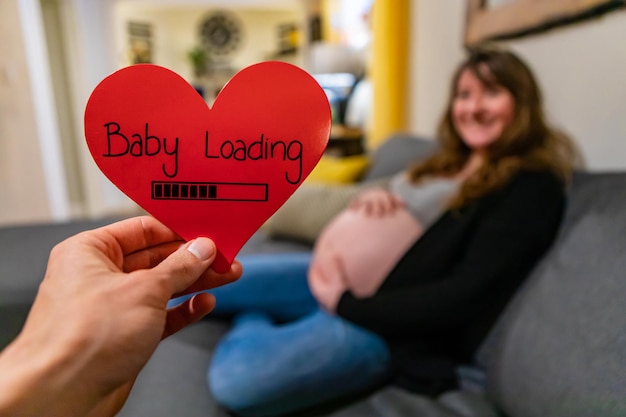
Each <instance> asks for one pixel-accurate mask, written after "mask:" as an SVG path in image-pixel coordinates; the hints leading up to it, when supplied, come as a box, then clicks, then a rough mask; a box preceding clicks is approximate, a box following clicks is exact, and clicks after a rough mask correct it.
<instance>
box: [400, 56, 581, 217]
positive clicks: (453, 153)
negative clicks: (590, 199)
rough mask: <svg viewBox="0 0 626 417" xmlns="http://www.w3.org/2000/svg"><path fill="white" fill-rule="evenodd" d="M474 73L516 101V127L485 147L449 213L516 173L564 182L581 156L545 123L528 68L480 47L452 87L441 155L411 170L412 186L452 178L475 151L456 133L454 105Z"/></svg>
mask: <svg viewBox="0 0 626 417" xmlns="http://www.w3.org/2000/svg"><path fill="white" fill-rule="evenodd" d="M465 70H469V71H471V72H472V73H473V74H474V75H475V76H476V77H477V78H478V79H479V80H480V81H481V82H482V83H483V84H484V85H485V86H487V87H492V86H501V87H503V88H505V89H506V90H508V91H509V92H510V93H511V94H512V96H513V98H514V102H515V109H514V117H513V120H512V122H511V123H510V124H509V125H508V126H507V127H506V128H505V129H504V131H503V132H502V136H501V137H500V138H498V139H497V140H496V141H494V142H493V143H492V144H490V145H489V146H488V147H487V152H486V159H485V162H484V163H483V164H482V166H481V167H480V168H479V169H478V170H477V171H476V172H474V173H473V174H472V175H470V176H469V177H468V178H467V179H466V180H465V181H464V182H463V185H462V186H461V187H460V190H459V192H458V193H457V195H456V196H455V197H454V198H453V199H452V200H451V201H450V203H449V207H448V208H458V207H461V206H463V205H465V204H467V203H468V202H470V201H473V200H475V199H478V198H480V197H483V196H485V195H487V194H489V193H491V192H492V191H495V190H497V189H498V188H500V187H502V186H503V185H504V184H506V183H507V182H508V181H509V180H510V179H511V178H512V177H513V176H514V175H515V174H516V173H517V172H518V171H520V170H531V171H551V172H553V173H554V174H555V175H557V176H558V177H559V178H561V179H562V180H563V181H564V183H565V182H567V181H568V180H569V178H570V176H571V172H572V168H573V164H574V163H576V162H578V161H579V155H578V152H577V151H576V148H575V146H574V144H573V143H572V141H571V140H570V139H569V138H568V137H567V136H566V135H565V134H564V133H562V132H559V131H557V130H555V129H553V128H551V127H550V126H548V124H547V123H546V117H545V115H544V108H543V98H542V95H541V91H540V89H539V86H538V85H537V82H536V81H535V77H534V76H533V74H532V72H531V70H530V69H529V68H528V66H527V65H526V64H525V63H524V62H523V61H522V60H521V59H520V58H518V57H517V56H516V55H514V54H513V53H512V52H509V51H505V50H498V49H492V48H477V49H474V50H472V51H470V53H469V56H468V58H467V59H466V60H465V61H464V62H462V63H461V65H460V66H459V68H458V69H457V71H456V73H455V75H454V77H453V79H452V85H451V88H450V96H449V98H448V104H447V110H446V112H445V114H444V116H443V118H442V120H441V122H440V124H439V129H438V139H439V144H440V146H439V150H438V152H436V153H435V154H434V155H432V156H431V157H430V158H427V159H426V160H425V161H423V162H422V163H420V164H418V165H416V166H415V167H413V168H412V169H411V170H410V171H409V177H410V178H411V180H412V181H413V182H418V181H419V180H420V179H423V178H425V177H429V176H448V177H451V176H454V175H455V174H457V173H459V172H460V171H461V170H462V169H463V167H464V166H465V163H466V162H467V161H468V159H469V157H470V154H471V151H472V150H471V149H470V148H469V147H468V146H467V145H466V144H465V143H464V141H463V140H462V138H461V136H460V135H459V133H458V132H457V131H456V129H455V127H454V123H453V119H452V106H453V102H454V99H455V96H456V93H457V91H456V90H457V84H458V80H459V78H460V77H461V74H462V73H463V72H464V71H465Z"/></svg>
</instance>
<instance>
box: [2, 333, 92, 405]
mask: <svg viewBox="0 0 626 417" xmlns="http://www.w3.org/2000/svg"><path fill="white" fill-rule="evenodd" d="M70 351H71V350H69V349H60V348H59V347H57V346H47V345H46V344H45V341H41V340H31V339H30V338H29V337H28V335H20V336H19V337H18V338H17V339H16V340H15V341H14V342H13V343H12V344H11V345H9V346H8V347H7V348H6V349H5V350H4V351H3V352H2V353H1V354H0V415H2V416H19V417H36V416H37V417H38V416H47V415H59V416H61V415H62V416H68V417H71V416H82V415H86V414H87V413H88V412H89V410H90V409H91V408H92V407H93V405H94V404H95V395H93V393H89V392H88V391H89V390H88V389H87V387H85V386H81V383H80V381H81V378H80V375H79V373H80V372H79V362H80V360H79V359H78V358H76V357H73V355H71V354H70V353H69V352H70Z"/></svg>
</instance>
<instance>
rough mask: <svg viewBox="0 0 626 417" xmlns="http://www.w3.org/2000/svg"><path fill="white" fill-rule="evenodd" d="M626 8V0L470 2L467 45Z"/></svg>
mask: <svg viewBox="0 0 626 417" xmlns="http://www.w3.org/2000/svg"><path fill="white" fill-rule="evenodd" d="M625 6H626V0H585V1H581V0H539V1H537V0H467V21H466V27H465V40H464V43H465V46H466V47H471V46H472V45H476V44H479V43H481V42H485V41H493V40H503V39H512V38H519V37H522V36H527V35H531V34H535V33H539V32H544V31H547V30H550V29H553V28H555V27H558V26H563V25H567V24H571V23H574V22H579V21H581V20H585V19H590V18H593V17H597V16H600V15H602V14H604V13H607V12H610V11H613V10H617V9H619V8H622V7H625Z"/></svg>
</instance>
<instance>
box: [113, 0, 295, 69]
mask: <svg viewBox="0 0 626 417" xmlns="http://www.w3.org/2000/svg"><path fill="white" fill-rule="evenodd" d="M114 10H115V48H116V50H115V54H116V59H117V64H118V66H119V67H122V66H125V65H128V64H129V62H128V50H127V45H128V40H127V25H128V22H129V21H138V22H144V23H151V24H152V26H153V29H154V34H153V37H154V60H153V63H155V64H158V65H162V66H164V67H167V68H169V69H171V70H173V71H174V72H177V73H178V74H180V75H181V76H182V77H183V78H185V79H187V80H188V81H191V79H192V74H193V72H192V67H191V65H190V64H189V61H188V59H187V52H188V51H189V50H191V49H192V48H193V47H194V46H196V45H198V44H199V37H198V31H199V25H200V22H201V21H202V19H203V18H204V17H206V15H207V14H208V13H209V12H211V11H214V10H216V9H215V8H211V7H208V6H186V7H163V6H161V7H154V6H150V5H144V4H134V3H132V2H124V1H119V2H118V3H117V4H116V7H115V9H114ZM231 12H232V13H233V14H235V15H236V16H237V17H238V18H239V19H240V21H241V24H242V27H243V42H242V46H241V49H239V50H237V51H236V52H235V53H234V54H233V57H232V61H231V65H232V66H233V67H235V68H237V69H241V68H243V67H245V66H248V65H250V64H253V63H256V62H259V61H264V60H267V59H270V58H271V56H272V54H273V53H275V52H276V50H277V45H278V30H277V28H278V25H279V24H284V23H297V24H298V23H302V20H303V16H304V15H303V12H301V11H300V10H297V9H285V10H278V9H275V8H274V9H269V10H263V9H236V10H231ZM298 59H299V57H298ZM296 63H299V61H298V62H296Z"/></svg>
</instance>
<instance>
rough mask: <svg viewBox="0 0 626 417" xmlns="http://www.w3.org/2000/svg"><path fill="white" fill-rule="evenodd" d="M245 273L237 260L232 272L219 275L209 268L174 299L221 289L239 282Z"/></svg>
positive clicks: (231, 267) (232, 266) (231, 269)
mask: <svg viewBox="0 0 626 417" xmlns="http://www.w3.org/2000/svg"><path fill="white" fill-rule="evenodd" d="M242 272H243V267H242V266H241V263H240V262H239V261H237V260H235V261H234V262H233V264H232V265H231V266H230V270H229V271H228V272H225V273H217V272H215V271H214V270H213V269H211V268H209V269H207V270H206V271H204V273H203V274H202V275H201V276H200V277H199V278H198V279H197V280H196V281H195V282H194V283H193V284H191V285H190V286H189V287H187V288H186V289H184V290H183V291H181V292H180V293H178V294H175V295H174V297H179V296H181V295H186V294H193V293H196V292H199V291H204V290H209V289H211V288H215V287H220V286H222V285H226V284H229V283H231V282H233V281H236V280H238V279H239V278H240V277H241V274H242Z"/></svg>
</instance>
